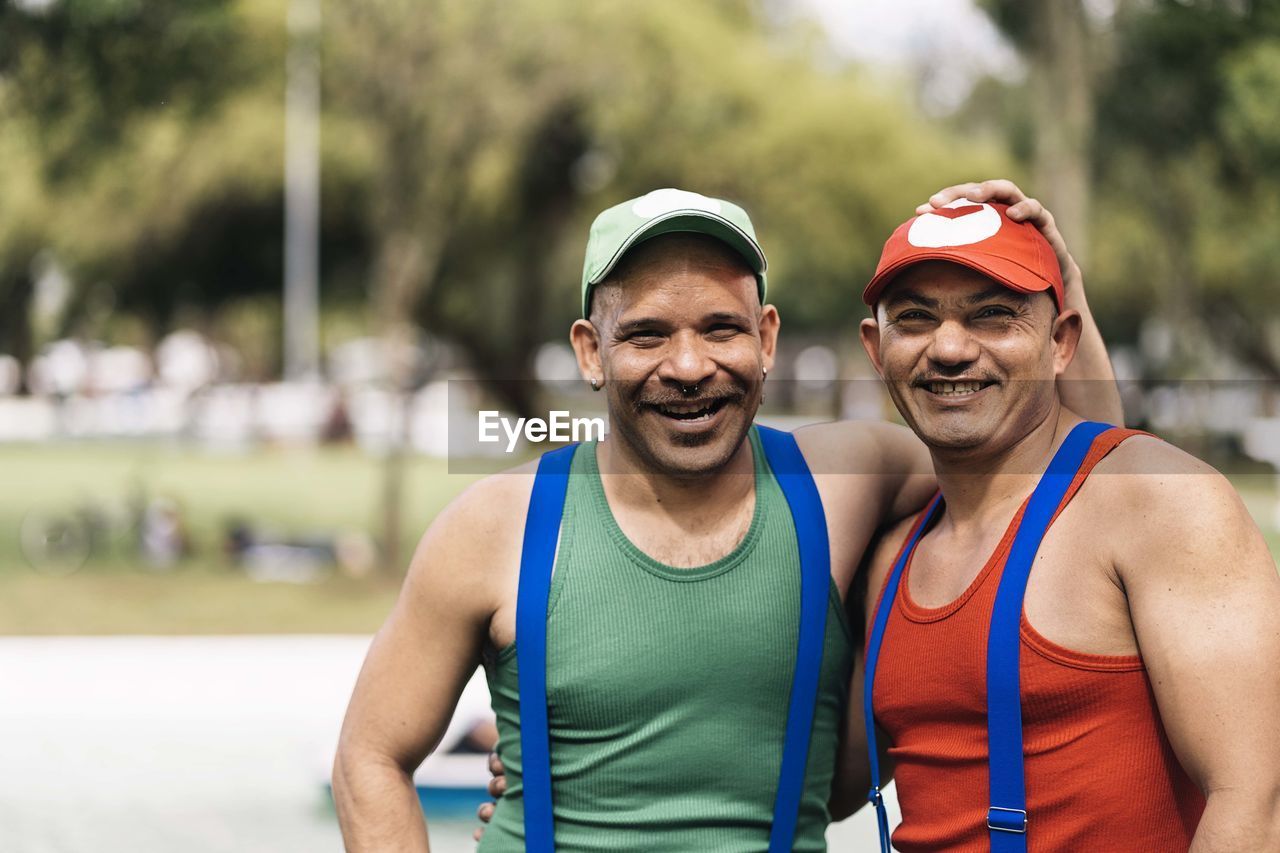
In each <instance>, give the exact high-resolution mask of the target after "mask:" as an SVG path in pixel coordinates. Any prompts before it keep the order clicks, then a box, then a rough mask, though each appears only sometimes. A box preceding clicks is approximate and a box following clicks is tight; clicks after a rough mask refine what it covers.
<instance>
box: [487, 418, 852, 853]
mask: <svg viewBox="0 0 1280 853" xmlns="http://www.w3.org/2000/svg"><path fill="white" fill-rule="evenodd" d="M751 449H752V454H753V456H754V459H755V482H756V503H755V514H754V517H753V518H752V520H751V526H750V528H749V529H748V531H747V534H746V536H744V537H743V539H742V542H741V543H739V545H738V546H737V547H736V548H735V549H734V550H733V551H732V552H731V553H730V554H728V555H727V556H725V557H723V558H721V559H719V560H717V561H715V562H714V563H711V564H709V565H705V566H701V567H697V568H691V569H681V568H673V567H671V566H667V565H664V564H662V563H659V562H657V561H656V560H653V559H651V558H650V557H648V556H647V555H646V554H644V553H643V552H641V551H640V549H638V548H637V547H636V546H635V545H634V544H632V543H631V541H630V540H629V539H627V537H626V535H625V534H624V533H623V532H622V530H621V529H620V528H619V527H618V524H617V522H616V521H615V520H614V518H613V513H612V512H611V511H610V509H609V504H608V502H607V501H606V499H605V495H604V487H603V485H602V483H601V481H600V471H599V468H598V467H597V466H596V446H595V443H594V442H591V443H586V444H583V445H582V446H581V447H579V448H578V450H577V452H576V453H575V454H574V458H573V462H572V467H571V469H570V473H571V476H570V478H569V491H568V495H567V496H566V501H565V509H564V516H563V522H562V524H561V534H560V546H559V551H558V553H557V556H556V565H555V573H554V575H553V577H552V581H551V593H550V596H551V597H550V602H549V605H548V613H549V616H548V623H547V704H548V724H549V730H550V737H551V778H552V800H553V803H554V810H555V832H556V849H557V850H560V851H579V850H591V851H610V853H612V852H613V851H618V850H654V851H659V850H660V851H664V853H677V852H678V851H690V853H695V852H696V853H705V851H711V850H714V851H726V853H728V851H743V853H747V851H750V853H759V851H763V850H766V849H767V848H768V846H769V827H770V823H771V821H772V818H773V799H774V795H775V793H776V789H777V782H778V768H779V764H780V763H781V761H782V743H783V737H784V734H785V730H786V719H787V707H788V701H789V698H790V692H791V676H792V671H793V669H794V667H795V653H796V638H797V635H798V631H799V624H798V620H799V610H800V566H799V556H798V552H797V546H796V534H795V528H794V525H793V524H792V521H791V513H790V509H789V508H788V506H787V503H786V498H784V497H783V494H782V490H781V488H780V487H779V486H778V483H777V480H775V479H774V476H773V473H772V472H771V471H770V470H769V467H768V464H767V463H766V461H765V458H764V453H763V451H762V450H761V447H760V441H759V438H758V437H757V435H756V431H755V429H754V428H752V430H751ZM515 652H516V648H515V643H512V644H511V645H509V646H507V647H506V648H504V649H502V650H501V651H500V652H498V654H497V655H496V656H494V657H493V658H492V659H490V660H487V661H486V663H485V668H486V671H487V675H488V681H489V690H490V692H491V694H492V701H493V709H494V712H495V713H496V714H497V718H498V731H499V744H498V754H499V756H501V758H502V762H503V764H504V765H505V766H506V769H507V793H506V794H505V795H504V796H503V797H502V798H501V800H499V802H498V806H497V809H496V810H495V812H494V816H493V820H492V822H491V823H490V825H489V826H488V828H487V829H486V830H485V833H484V837H483V839H482V840H481V842H480V847H479V850H480V851H483V853H505V851H522V850H524V841H523V839H524V813H523V799H522V787H521V782H520V708H519V704H520V699H519V690H518V688H517V677H516V653H515ZM851 661H852V642H851V639H850V634H849V628H848V625H847V623H846V621H845V616H844V610H843V608H842V607H841V605H840V598H839V595H838V593H837V591H836V589H835V585H834V584H832V585H831V588H830V596H829V604H828V614H827V631H826V640H825V646H824V652H823V661H822V675H821V682H820V685H819V690H818V701H817V708H816V712H815V719H814V726H813V736H812V740H811V742H810V748H809V759H808V763H807V767H806V773H807V778H806V784H805V790H804V794H803V796H802V798H801V803H800V818H799V823H798V826H797V829H796V837H795V847H794V849H795V850H825V849H826V842H825V837H824V836H825V831H826V827H827V823H828V822H829V820H830V815H829V813H828V811H827V798H828V795H829V794H830V790H831V778H832V773H833V771H834V767H835V757H836V744H837V737H838V735H837V733H838V730H839V728H840V726H841V722H842V720H843V719H844V706H845V701H846V692H847V687H848V682H849V674H850V667H851Z"/></svg>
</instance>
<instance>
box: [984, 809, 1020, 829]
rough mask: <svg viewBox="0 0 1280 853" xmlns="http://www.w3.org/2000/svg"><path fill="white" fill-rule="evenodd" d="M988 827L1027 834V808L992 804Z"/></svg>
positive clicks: (988, 812)
mask: <svg viewBox="0 0 1280 853" xmlns="http://www.w3.org/2000/svg"><path fill="white" fill-rule="evenodd" d="M987 829H994V830H998V831H999V832H1015V833H1017V834H1019V835H1025V834H1026V831H1027V810H1026V809H1002V808H1000V807H999V806H992V807H991V808H990V809H988V810H987Z"/></svg>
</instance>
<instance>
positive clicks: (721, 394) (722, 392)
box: [635, 383, 747, 407]
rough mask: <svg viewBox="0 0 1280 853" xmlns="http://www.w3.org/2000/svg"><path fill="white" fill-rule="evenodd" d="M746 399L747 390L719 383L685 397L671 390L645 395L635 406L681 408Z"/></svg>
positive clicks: (638, 398)
mask: <svg viewBox="0 0 1280 853" xmlns="http://www.w3.org/2000/svg"><path fill="white" fill-rule="evenodd" d="M746 398H747V389H746V388H745V387H743V386H742V385H736V384H733V383H720V384H718V385H708V386H707V387H706V388H699V389H698V393H697V394H694V395H691V396H686V395H684V394H681V393H680V392H679V391H675V390H671V391H664V392H662V393H646V394H642V395H641V396H639V397H637V398H636V401H635V404H636V406H637V407H640V406H682V405H688V404H690V403H706V404H711V403H721V402H724V403H735V402H740V401H742V400H745V399H746Z"/></svg>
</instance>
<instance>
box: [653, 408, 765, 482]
mask: <svg viewBox="0 0 1280 853" xmlns="http://www.w3.org/2000/svg"><path fill="white" fill-rule="evenodd" d="M750 427H751V421H750V420H749V419H747V418H745V417H740V418H733V419H730V420H728V421H726V422H725V423H723V424H720V425H719V426H718V427H717V428H715V429H713V430H708V431H707V432H705V433H692V434H690V433H680V432H675V431H669V430H667V429H664V428H662V425H661V424H659V425H657V428H654V429H641V430H639V434H638V435H636V436H634V440H633V442H632V443H633V445H634V446H635V448H636V450H637V451H638V452H639V453H640V454H641V455H642V456H643V457H645V458H646V459H647V460H648V462H649V464H650V465H652V466H653V467H654V469H655V470H657V471H659V472H661V473H663V474H667V475H669V476H673V477H697V476H701V475H704V474H714V473H716V472H717V471H720V470H721V469H723V468H724V467H725V466H726V465H728V464H729V462H730V461H731V460H732V459H733V457H734V454H735V453H737V452H738V449H739V448H740V447H741V446H742V443H743V442H744V441H745V440H746V438H747V430H748V429H750Z"/></svg>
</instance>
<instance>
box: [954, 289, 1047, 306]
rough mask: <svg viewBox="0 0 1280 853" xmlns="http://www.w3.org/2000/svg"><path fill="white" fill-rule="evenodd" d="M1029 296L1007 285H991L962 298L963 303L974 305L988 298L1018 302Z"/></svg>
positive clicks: (1029, 296)
mask: <svg viewBox="0 0 1280 853" xmlns="http://www.w3.org/2000/svg"><path fill="white" fill-rule="evenodd" d="M1030 298H1031V294H1029V293H1020V292H1019V291H1016V290H1013V289H1012V288H1008V287H1001V286H1000V285H998V284H997V285H993V286H991V287H988V288H987V289H986V290H984V291H982V292H981V293H975V294H973V295H972V296H966V297H965V298H964V300H963V302H964V304H965V305H976V304H978V303H979V302H986V301H987V300H988V299H1011V300H1013V301H1014V302H1017V303H1019V304H1022V303H1025V302H1026V301H1027V300H1029V299H1030Z"/></svg>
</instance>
